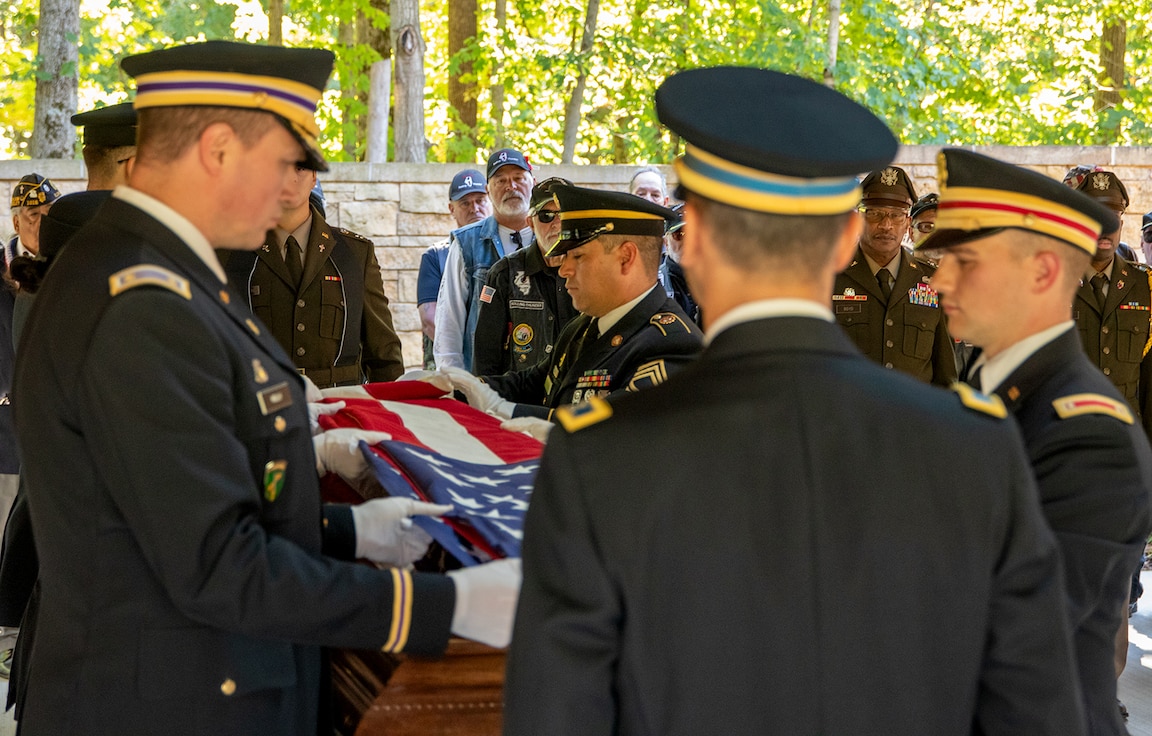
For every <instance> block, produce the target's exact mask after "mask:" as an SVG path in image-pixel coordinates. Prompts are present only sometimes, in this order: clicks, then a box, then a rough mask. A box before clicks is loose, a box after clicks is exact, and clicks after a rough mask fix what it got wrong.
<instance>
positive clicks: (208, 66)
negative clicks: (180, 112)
mask: <svg viewBox="0 0 1152 736" xmlns="http://www.w3.org/2000/svg"><path fill="white" fill-rule="evenodd" d="M334 59H335V57H334V56H333V54H332V52H331V51H329V50H327V49H309V48H299V49H290V48H284V47H282V46H260V45H256V44H248V43H239V42H236V41H208V42H206V43H197V44H188V45H184V46H173V47H171V48H166V49H159V50H157V51H150V52H148V53H145V54H138V55H136V56H129V57H127V58H125V59H123V60H121V62H120V66H121V67H122V68H123V69H124V71H125V72H126V73H128V75H129V76H131V77H133V78H135V79H136V100H135V103H134V104H135V106H136V109H137V110H145V109H148V108H150V107H202V106H213V107H238V108H243V109H247V110H263V111H265V112H268V113H271V114H273V115H275V116H276V117H277V118H278V119H279V120H280V122H281V123H282V124H283V125H284V127H285V128H287V129H288V131H289V132H290V133H292V135H293V136H295V137H296V139H297V140H298V141H300V144H301V145H302V146H304V154H305V159H304V163H305V164H306V165H307V166H309V167H310V168H313V169H316V170H317V171H327V170H328V165H327V164H326V163H325V162H324V156H323V155H322V154H321V152H320V147H319V145H318V144H317V142H316V139H317V138H318V137H319V135H320V128H319V126H318V125H317V124H316V106H317V104H318V103H319V101H320V97H321V96H322V95H323V94H324V87H325V86H327V84H328V76H329V75H330V74H331V73H332V64H333V61H334Z"/></svg>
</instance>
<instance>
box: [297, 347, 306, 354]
mask: <svg viewBox="0 0 1152 736" xmlns="http://www.w3.org/2000/svg"><path fill="white" fill-rule="evenodd" d="M296 354H297V355H303V354H304V348H296Z"/></svg>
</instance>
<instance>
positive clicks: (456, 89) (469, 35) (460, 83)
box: [448, 0, 478, 146]
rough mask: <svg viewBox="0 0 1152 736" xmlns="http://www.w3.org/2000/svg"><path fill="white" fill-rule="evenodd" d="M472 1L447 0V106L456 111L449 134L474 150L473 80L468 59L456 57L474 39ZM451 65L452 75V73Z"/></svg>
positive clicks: (474, 106)
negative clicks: (463, 141) (452, 128)
mask: <svg viewBox="0 0 1152 736" xmlns="http://www.w3.org/2000/svg"><path fill="white" fill-rule="evenodd" d="M477 9H478V8H477V2H476V0H448V58H449V60H450V61H449V63H448V104H449V105H451V106H452V109H454V110H455V111H456V120H457V122H456V124H455V125H454V126H453V127H454V130H453V133H454V134H456V135H459V136H462V137H464V138H467V139H468V140H470V141H472V145H473V146H476V145H477V141H476V78H475V77H474V76H473V65H472V60H471V59H467V60H465V59H462V58H459V57H458V54H460V52H462V51H464V50H465V49H466V48H467V47H468V45H469V43H471V42H473V41H474V40H475V38H476V12H477ZM453 65H455V67H456V69H455V71H453V70H452V67H453Z"/></svg>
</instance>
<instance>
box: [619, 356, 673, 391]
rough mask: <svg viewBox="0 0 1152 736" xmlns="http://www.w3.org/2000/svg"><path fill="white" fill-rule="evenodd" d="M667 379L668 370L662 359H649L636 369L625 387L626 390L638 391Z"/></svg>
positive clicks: (657, 384)
mask: <svg viewBox="0 0 1152 736" xmlns="http://www.w3.org/2000/svg"><path fill="white" fill-rule="evenodd" d="M667 380H668V371H667V370H666V369H665V368H664V359H663V358H661V359H660V360H651V361H649V362H647V363H645V364H644V365H642V366H640V367H639V368H637V369H636V372H635V373H633V374H632V380H631V381H629V382H628V386H627V387H625V390H626V391H639V390H640V389H642V388H652V387H653V386H659V385H660V384H662V383H664V382H665V381H667Z"/></svg>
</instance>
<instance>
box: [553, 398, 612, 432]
mask: <svg viewBox="0 0 1152 736" xmlns="http://www.w3.org/2000/svg"><path fill="white" fill-rule="evenodd" d="M610 416H612V405H611V404H609V403H608V402H607V401H605V400H604V399H601V398H600V397H598V396H593V397H592V398H590V399H588V400H587V401H585V402H582V403H580V404H577V405H576V406H562V407H560V408H559V409H557V410H556V413H555V415H554V417H555V419H556V421H558V422H560V426H562V427H563V428H564V429H566V430H568V431H569V432H576V431H579V430H581V429H584V428H585V427H591V426H592V425H593V424H599V423H600V422H602V421H604V420H605V419H607V418H608V417H610Z"/></svg>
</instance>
